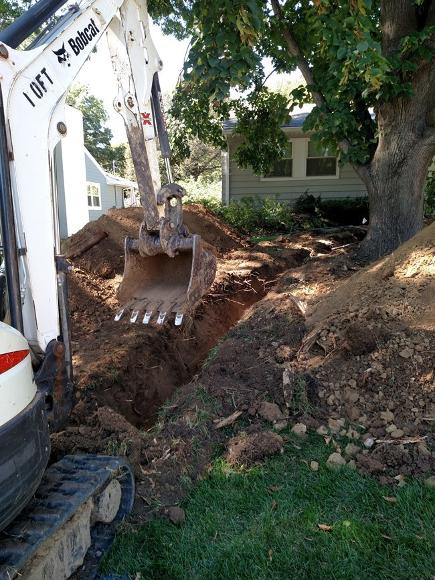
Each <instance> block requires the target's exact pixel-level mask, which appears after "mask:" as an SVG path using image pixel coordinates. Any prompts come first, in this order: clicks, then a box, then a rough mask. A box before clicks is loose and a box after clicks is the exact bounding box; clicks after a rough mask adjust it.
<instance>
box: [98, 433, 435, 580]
mask: <svg viewBox="0 0 435 580" xmlns="http://www.w3.org/2000/svg"><path fill="white" fill-rule="evenodd" d="M293 441H294V442H295V443H296V444H297V446H298V447H300V449H297V448H296V447H295V446H294V445H293V444H292V441H291V442H289V443H288V444H287V446H286V449H285V453H284V454H283V455H281V456H279V457H275V458H273V459H271V460H269V461H268V462H266V463H265V464H263V465H262V466H260V467H255V468H253V469H250V470H234V469H232V468H230V467H229V466H228V465H227V464H226V463H225V462H224V461H223V460H222V459H217V460H216V461H215V462H214V465H213V469H212V470H211V472H210V473H209V475H208V476H207V478H206V479H204V480H203V481H201V482H200V483H199V484H198V485H197V486H196V487H195V489H194V490H193V492H192V493H191V495H190V497H189V499H188V500H186V502H185V503H184V505H183V507H184V509H185V511H186V522H185V523H184V525H182V526H180V527H176V526H174V525H173V524H171V523H169V522H166V521H162V520H158V521H154V522H152V523H150V524H148V525H146V526H143V527H141V528H125V529H124V530H123V531H121V532H120V533H119V535H118V537H117V539H116V541H115V544H114V545H113V548H112V550H111V552H110V554H109V555H108V557H106V559H105V561H104V563H103V569H104V571H105V572H112V573H118V574H121V575H124V574H127V575H129V576H130V577H132V578H135V577H136V575H137V573H138V572H140V573H141V578H144V579H145V578H159V579H177V580H178V579H186V580H187V579H189V580H190V579H201V580H204V579H210V580H211V579H213V580H215V579H232V580H233V579H236V578H241V579H256V580H259V579H263V578H264V579H266V578H270V579H277V580H278V579H282V580H285V579H290V578H298V579H299V578H307V579H308V578H310V579H311V578H328V579H329V578H334V579H335V578H343V579H344V578H346V579H347V578H352V579H353V578H361V579H364V580H365V579H368V578H376V579H378V578H391V579H399V578H404V579H405V578H406V579H408V578H409V579H413V580H414V579H422V578H428V579H429V578H433V574H434V572H435V566H434V557H433V555H432V554H433V553H434V535H433V525H434V512H435V509H434V502H433V500H434V492H433V490H430V489H428V488H427V487H425V486H424V485H423V484H421V483H419V482H417V481H413V482H408V483H407V484H406V485H405V486H403V487H401V488H398V487H394V488H392V487H383V486H381V485H380V484H379V483H377V482H376V481H375V480H373V479H370V478H368V477H363V476H361V475H360V474H358V473H357V472H355V471H352V470H351V469H349V468H344V469H342V470H341V471H339V472H334V471H331V470H329V469H328V468H327V467H326V466H325V461H326V459H327V457H328V455H329V454H330V453H332V451H333V449H332V448H331V447H329V446H326V445H325V443H324V442H323V439H321V438H320V437H318V436H312V437H310V438H308V439H306V440H304V441H302V442H301V441H300V439H293ZM311 460H316V461H318V462H319V463H320V468H319V471H317V472H313V471H311V470H310V468H309V462H310V461H311ZM384 497H388V498H391V497H394V498H396V499H395V501H394V502H392V501H391V500H390V501H387V500H386V499H384ZM318 524H326V525H328V526H331V528H332V529H331V530H330V531H322V530H321V529H319V527H318Z"/></svg>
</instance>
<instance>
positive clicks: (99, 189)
mask: <svg viewBox="0 0 435 580" xmlns="http://www.w3.org/2000/svg"><path fill="white" fill-rule="evenodd" d="M89 185H91V186H92V185H93V186H95V187H96V188H97V189H98V199H99V200H100V203H99V204H98V205H89V202H88V209H95V210H99V209H102V206H101V183H97V182H96V181H87V182H86V197H89V193H88V186H89ZM91 197H95V196H91Z"/></svg>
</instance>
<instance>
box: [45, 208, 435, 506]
mask: <svg viewBox="0 0 435 580" xmlns="http://www.w3.org/2000/svg"><path fill="white" fill-rule="evenodd" d="M186 214H187V215H188V216H190V217H188V218H187V220H186V221H187V222H188V225H190V228H191V230H192V231H193V232H194V233H196V232H199V233H201V234H202V235H203V237H204V239H205V241H206V242H208V243H210V244H212V245H214V246H215V248H216V253H217V255H218V276H217V280H216V283H215V285H214V286H213V288H212V291H211V293H210V294H209V295H208V296H207V297H206V298H205V300H204V301H203V302H202V303H201V304H200V306H199V308H198V310H197V312H196V314H195V316H194V318H193V319H192V320H191V321H189V323H188V324H187V325H185V327H184V328H183V329H181V330H180V329H176V328H175V327H172V326H165V327H163V328H149V327H144V326H143V325H138V324H135V325H132V324H130V323H127V322H120V323H115V322H114V321H113V316H114V314H115V312H116V310H117V302H116V296H115V291H116V287H117V285H118V284H119V281H120V279H121V275H122V269H123V238H124V236H125V235H129V236H135V235H137V231H138V227H139V224H140V222H141V219H142V217H141V212H140V210H137V209H130V210H114V211H112V212H111V213H110V214H109V215H108V216H106V217H103V218H102V219H100V220H99V221H98V222H94V223H93V224H89V225H88V226H86V228H85V231H82V232H80V233H79V235H78V236H76V237H75V239H74V238H73V239H72V240H71V241H70V244H73V243H82V242H83V236H86V235H89V232H88V230H92V231H93V232H95V228H101V229H103V230H104V231H105V232H107V234H108V236H107V237H106V238H105V239H103V240H102V241H101V242H100V243H99V244H97V245H96V246H95V247H93V248H92V249H90V250H88V251H87V252H86V253H84V254H83V256H81V257H80V258H76V259H74V261H73V265H74V270H73V275H72V287H71V304H72V307H71V315H72V325H73V346H74V364H75V369H76V377H77V382H78V393H77V398H78V403H77V406H76V408H75V411H74V413H73V415H72V417H71V423H70V425H69V426H68V428H67V429H66V431H64V432H63V433H60V434H57V435H55V436H54V437H53V449H54V454H55V455H57V454H63V453H65V452H76V451H93V452H100V453H113V454H118V453H124V454H126V455H127V456H128V457H129V459H130V460H131V462H132V463H133V465H134V468H135V472H136V476H137V483H138V486H137V488H138V496H137V503H136V515H137V517H142V516H144V517H147V516H148V515H149V513H153V512H155V511H156V510H155V506H156V505H159V506H160V508H159V509H158V510H157V511H159V510H160V509H161V510H162V511H164V510H165V509H166V508H167V507H168V506H171V505H175V504H177V503H178V502H179V500H180V499H181V498H182V497H183V495H184V494H185V493H186V492H187V491H188V489H189V488H190V486H191V485H192V483H193V482H194V481H195V480H197V479H198V478H199V477H201V474H202V473H203V472H204V470H205V469H206V467H207V464H208V462H209V460H210V457H211V454H212V451H213V449H215V447H216V445H224V446H228V445H229V440H230V439H231V438H232V437H235V438H236V439H232V443H231V444H230V445H229V450H228V458H229V459H230V460H234V462H237V463H240V462H242V463H243V461H245V460H246V461H245V462H246V464H249V463H250V462H251V463H252V461H254V462H255V461H257V460H258V459H260V458H257V457H256V456H255V457H254V456H253V455H252V454H251V453H250V451H249V450H250V449H251V450H252V446H251V445H250V441H251V439H252V438H253V440H254V439H256V438H257V436H258V437H259V438H260V439H261V438H262V437H263V435H258V434H259V433H262V432H263V431H264V427H265V424H266V423H265V421H264V420H263V419H261V417H260V416H259V415H258V413H257V411H258V409H259V407H260V405H261V403H262V402H263V401H265V400H267V401H270V402H274V403H276V404H278V406H279V407H280V409H281V411H282V412H283V413H284V414H285V415H286V416H287V417H288V420H289V421H290V425H291V424H292V423H296V422H302V423H304V424H306V425H307V426H308V427H309V428H317V427H319V426H320V425H325V426H326V427H325V431H327V432H328V433H329V435H328V438H329V437H330V438H332V442H331V441H330V444H331V445H332V443H334V445H335V446H336V447H337V446H338V447H339V445H340V442H339V441H338V442H337V441H334V439H338V440H339V439H340V437H341V436H344V435H346V436H347V437H350V438H353V439H354V440H355V442H356V444H357V445H360V446H361V449H362V451H361V453H360V454H359V455H358V456H357V464H358V465H359V467H360V468H361V469H362V470H365V471H369V472H371V473H374V474H375V475H378V476H379V477H383V478H386V480H388V481H393V480H392V479H391V478H392V477H393V476H395V475H397V474H407V473H422V472H426V471H427V470H428V469H430V466H431V461H432V457H431V455H430V452H429V451H428V446H429V439H421V438H422V437H427V435H428V432H429V426H430V413H431V409H430V407H429V405H430V401H431V399H430V397H431V396H432V397H433V391H434V389H433V387H434V374H433V358H434V357H433V352H434V310H433V306H434V296H435V294H434V264H435V256H434V251H433V245H434V244H433V242H434V239H435V224H433V225H432V226H430V227H429V228H428V229H426V230H425V231H424V232H423V233H422V234H420V235H419V236H417V237H416V238H415V239H414V240H413V241H411V242H409V243H408V244H405V245H404V246H403V247H402V248H401V249H400V250H399V251H398V252H397V253H396V254H395V255H393V256H391V257H389V258H386V259H385V260H382V261H380V262H378V263H376V264H374V265H372V266H370V267H368V268H365V269H362V270H361V271H359V270H360V267H359V265H358V264H356V263H355V262H354V261H353V260H352V258H351V256H350V252H351V251H352V250H353V249H355V248H356V244H357V243H358V238H357V237H355V236H356V235H358V236H359V234H355V232H351V231H349V232H346V231H340V232H337V231H334V233H332V234H330V235H327V234H317V235H312V234H308V233H306V234H304V233H302V234H298V235H294V236H291V237H288V238H287V237H285V236H283V237H280V238H278V239H277V240H275V241H274V242H262V243H261V244H258V245H257V246H255V247H252V246H249V245H248V244H246V243H244V242H243V241H242V240H240V239H239V238H238V236H237V235H236V234H235V233H234V232H232V231H231V230H230V229H229V228H227V227H225V226H223V225H222V224H220V222H219V221H218V220H216V218H214V217H212V216H210V214H209V213H208V212H206V211H205V210H203V209H202V208H198V207H192V208H190V209H189V210H188V211H187V212H186ZM189 220H190V223H189ZM193 224H196V225H195V226H194V225H193ZM195 228H198V229H195ZM81 236H82V239H81V238H80V237H81ZM404 354H405V355H406V356H404ZM283 372H285V373H287V375H286V376H287V379H288V380H287V381H286V382H285V383H283ZM235 411H240V412H241V415H240V416H239V417H238V418H237V420H236V421H235V422H234V424H232V425H231V426H230V427H226V428H223V429H217V428H215V425H216V424H218V423H217V422H218V421H219V420H220V419H222V418H225V417H228V416H230V415H231V414H233V413H234V412H235ZM385 411H389V412H390V413H391V414H392V415H393V418H392V419H391V416H390V415H388V414H387V415H385ZM381 413H384V414H383V415H381ZM334 421H335V423H334ZM393 421H394V423H393ZM336 424H337V425H339V427H338V429H336V428H335V427H336ZM267 425H268V429H267V430H268V431H270V427H271V425H270V423H268V424H267ZM391 425H393V426H394V427H395V430H396V431H398V432H399V437H398V438H396V439H395V438H394V437H396V436H397V432H396V433H393V432H392V430H391V429H390V426H391ZM144 427H145V428H146V429H147V430H146V431H144V430H143V428H144ZM390 434H391V435H390ZM267 437H268V436H267ZM411 437H414V438H418V439H416V442H412V443H407V442H406V438H408V439H410V438H411ZM367 438H373V439H374V440H378V441H381V440H382V442H379V443H375V444H374V446H372V447H371V448H370V450H369V449H367V448H365V447H364V445H363V444H362V442H363V440H364V439H367ZM392 439H393V440H394V441H395V442H394V443H389V442H385V441H391V440H392ZM274 440H275V442H276V439H274ZM235 442H236V446H234V443H235ZM239 442H242V443H241V444H240V443H239ZM247 442H248V443H247ZM271 445H272V444H271ZM245 447H246V449H247V451H246V453H245ZM272 447H273V445H272ZM336 447H335V448H336ZM236 448H238V449H240V450H242V451H241V454H239V456H237V457H236V455H234V454H235V453H236V451H235V449H236ZM335 448H333V449H332V450H331V452H332V451H334V449H335ZM244 453H245V455H244ZM266 454H267V453H266V452H265V454H264V455H266ZM254 455H255V454H254Z"/></svg>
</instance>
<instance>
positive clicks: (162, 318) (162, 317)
mask: <svg viewBox="0 0 435 580" xmlns="http://www.w3.org/2000/svg"><path fill="white" fill-rule="evenodd" d="M165 317H166V312H159V317H158V318H157V324H163V323H164V322H165Z"/></svg>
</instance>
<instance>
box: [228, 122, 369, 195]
mask: <svg viewBox="0 0 435 580" xmlns="http://www.w3.org/2000/svg"><path fill="white" fill-rule="evenodd" d="M308 114H309V113H299V114H295V115H293V117H292V119H291V121H290V122H289V123H288V124H286V125H284V126H283V127H282V130H283V131H284V133H285V135H286V137H287V139H288V147H287V154H286V156H285V158H284V159H280V160H277V161H276V162H275V164H274V166H273V168H272V170H271V171H270V172H269V173H268V174H267V175H256V174H255V173H254V172H253V171H252V169H242V168H240V167H239V166H238V165H237V163H236V160H235V155H234V153H235V150H236V149H237V146H238V145H239V144H240V139H241V137H240V136H238V135H236V134H235V133H234V130H235V128H236V121H235V120H232V119H230V120H228V121H227V122H226V123H225V124H224V134H225V136H226V138H227V142H228V150H227V151H226V152H225V153H223V172H222V180H223V181H222V199H223V201H224V203H229V202H231V201H239V200H241V199H242V198H244V197H260V198H261V197H266V196H272V197H276V198H277V199H278V200H280V201H288V202H295V201H296V200H297V199H298V197H300V196H301V195H302V194H304V193H308V194H311V195H314V196H316V197H318V196H321V197H322V199H338V198H346V197H361V196H365V195H367V191H366V188H365V186H364V184H363V182H362V181H361V179H360V178H359V177H358V175H357V174H356V172H355V170H354V169H353V168H352V166H351V165H349V164H345V165H339V164H338V161H337V159H336V157H335V156H334V154H333V153H330V152H329V151H327V150H325V149H321V148H320V147H319V146H318V145H317V144H316V143H315V142H314V141H313V140H311V139H310V134H309V133H305V132H304V131H303V130H302V126H303V124H304V121H305V119H306V117H307V115H308Z"/></svg>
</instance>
